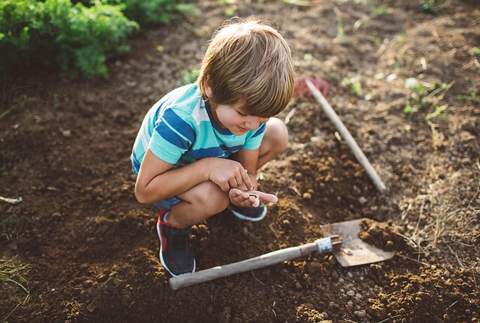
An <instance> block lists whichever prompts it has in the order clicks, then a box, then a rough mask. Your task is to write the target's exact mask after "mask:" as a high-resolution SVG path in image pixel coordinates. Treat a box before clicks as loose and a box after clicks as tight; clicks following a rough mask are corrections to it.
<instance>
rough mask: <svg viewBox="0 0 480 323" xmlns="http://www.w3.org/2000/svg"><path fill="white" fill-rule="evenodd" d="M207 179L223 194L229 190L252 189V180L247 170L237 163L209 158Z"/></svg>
mask: <svg viewBox="0 0 480 323" xmlns="http://www.w3.org/2000/svg"><path fill="white" fill-rule="evenodd" d="M209 169H210V171H209V175H208V179H209V180H210V181H212V182H214V183H215V184H217V185H218V186H220V189H221V190H222V191H224V192H228V191H229V190H230V189H231V188H235V187H240V188H244V187H246V188H253V185H252V180H251V179H250V176H248V173H247V170H246V169H245V168H243V166H242V164H240V163H239V162H237V161H234V160H229V159H220V158H209Z"/></svg>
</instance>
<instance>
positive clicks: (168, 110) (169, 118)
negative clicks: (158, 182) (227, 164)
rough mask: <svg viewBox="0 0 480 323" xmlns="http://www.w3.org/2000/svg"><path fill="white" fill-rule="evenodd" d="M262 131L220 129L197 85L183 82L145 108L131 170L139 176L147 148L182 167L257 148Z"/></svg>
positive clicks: (260, 127) (262, 126) (263, 128)
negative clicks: (241, 150)
mask: <svg viewBox="0 0 480 323" xmlns="http://www.w3.org/2000/svg"><path fill="white" fill-rule="evenodd" d="M264 133H265V124H260V126H259V127H258V129H257V130H255V131H253V130H249V131H247V132H246V133H245V134H243V135H241V136H236V135H234V134H232V132H231V131H230V130H228V129H224V128H221V127H220V126H219V125H218V123H217V122H216V121H215V119H214V118H213V116H212V113H211V108H210V105H209V104H208V102H205V100H203V99H202V95H201V93H200V90H199V88H198V86H197V85H196V84H190V85H185V86H182V87H180V88H178V89H176V90H174V91H172V92H170V93H169V94H167V95H166V96H165V97H163V98H162V99H161V100H160V101H158V102H157V103H155V105H154V106H153V107H152V108H151V109H150V110H149V111H148V113H147V115H146V116H145V119H144V120H143V123H142V126H141V127H140V131H139V132H138V135H137V138H136V140H135V144H134V145H133V151H132V156H131V160H132V166H133V171H134V172H135V174H137V175H138V171H139V169H140V165H141V163H142V161H143V157H144V156H145V153H146V151H147V149H150V150H151V151H152V153H153V154H154V155H155V156H157V157H158V158H160V159H162V160H163V161H165V162H167V163H170V164H173V165H174V167H181V166H184V165H187V164H189V163H192V162H195V161H197V160H200V159H202V158H207V157H218V158H227V157H228V156H230V155H231V154H233V153H235V152H237V151H239V150H240V149H241V148H244V149H249V150H254V149H257V148H258V147H260V144H261V141H262V138H263V135H264Z"/></svg>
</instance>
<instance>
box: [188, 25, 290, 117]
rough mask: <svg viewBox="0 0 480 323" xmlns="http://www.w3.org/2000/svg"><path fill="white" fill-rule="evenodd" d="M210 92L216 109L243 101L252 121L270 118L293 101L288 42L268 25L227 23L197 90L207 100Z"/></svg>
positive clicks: (210, 51) (215, 39)
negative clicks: (207, 86)
mask: <svg viewBox="0 0 480 323" xmlns="http://www.w3.org/2000/svg"><path fill="white" fill-rule="evenodd" d="M205 82H207V83H208V85H209V86H210V87H211V88H212V95H211V96H210V97H209V98H208V100H210V101H211V102H212V103H213V104H224V105H232V104H235V103H236V102H237V101H238V100H239V99H244V100H245V105H244V106H243V107H242V108H243V109H242V110H243V111H244V112H245V113H247V114H249V115H254V116H259V117H265V118H268V117H272V116H274V115H277V114H278V113H280V112H282V111H283V110H284V109H285V108H286V106H287V104H288V103H289V102H290V100H291V98H292V95H293V83H294V68H293V62H292V57H291V52H290V47H289V46H288V44H287V42H286V40H285V39H284V38H283V37H282V35H281V34H280V33H279V32H278V31H277V30H275V29H274V28H272V27H271V26H270V25H268V24H267V23H266V22H264V21H259V20H254V19H252V18H250V19H247V20H240V19H236V20H229V21H227V22H226V23H224V25H223V26H222V28H221V29H220V30H219V31H217V32H216V34H215V35H214V37H213V39H212V41H211V43H210V45H209V46H208V49H207V52H206V54H205V58H204V60H203V63H202V66H201V69H200V75H199V77H198V80H197V84H198V86H199V88H200V91H201V93H202V95H203V96H205Z"/></svg>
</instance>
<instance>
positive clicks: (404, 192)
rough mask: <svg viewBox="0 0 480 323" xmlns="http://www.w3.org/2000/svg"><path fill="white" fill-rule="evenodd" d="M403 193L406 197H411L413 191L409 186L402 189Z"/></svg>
mask: <svg viewBox="0 0 480 323" xmlns="http://www.w3.org/2000/svg"><path fill="white" fill-rule="evenodd" d="M403 194H405V196H406V197H413V191H412V190H411V189H410V188H406V189H404V190H403Z"/></svg>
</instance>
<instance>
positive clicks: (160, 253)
mask: <svg viewBox="0 0 480 323" xmlns="http://www.w3.org/2000/svg"><path fill="white" fill-rule="evenodd" d="M157 233H158V239H159V240H160V251H159V253H158V254H159V258H160V262H161V263H162V266H163V268H165V269H166V270H167V271H168V272H169V273H170V275H172V276H173V277H178V276H181V275H185V274H189V273H185V274H180V275H176V274H174V273H172V272H171V271H170V269H168V267H167V265H165V261H164V260H163V255H162V235H161V233H160V223H158V221H157ZM196 268H197V262H196V261H195V259H193V270H192V273H194V272H195V269H196Z"/></svg>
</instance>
